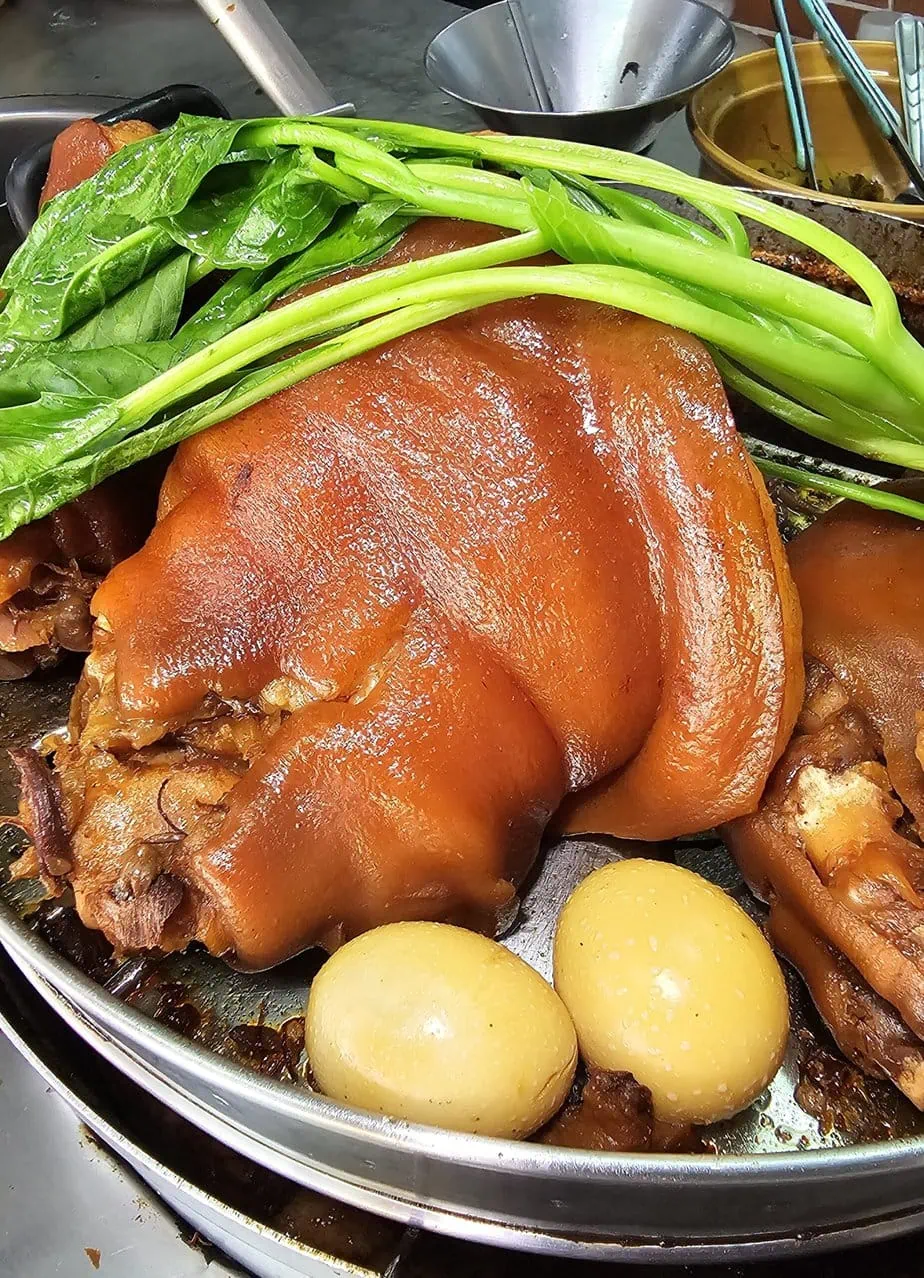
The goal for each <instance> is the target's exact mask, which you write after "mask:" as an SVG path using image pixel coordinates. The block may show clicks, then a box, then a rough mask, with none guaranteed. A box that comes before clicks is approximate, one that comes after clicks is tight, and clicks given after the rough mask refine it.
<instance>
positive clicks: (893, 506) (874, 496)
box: [753, 457, 924, 521]
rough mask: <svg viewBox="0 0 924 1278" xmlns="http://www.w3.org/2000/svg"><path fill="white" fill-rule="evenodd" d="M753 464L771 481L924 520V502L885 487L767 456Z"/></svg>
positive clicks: (756, 458) (754, 459)
mask: <svg viewBox="0 0 924 1278" xmlns="http://www.w3.org/2000/svg"><path fill="white" fill-rule="evenodd" d="M753 461H754V465H755V466H756V467H757V469H758V470H759V471H760V472H761V473H762V474H764V475H767V476H768V477H769V478H771V479H782V480H785V482H786V483H788V484H793V485H795V486H796V487H797V488H810V489H813V490H814V491H815V492H819V493H828V494H829V496H831V497H840V498H843V499H844V500H845V501H857V502H861V503H862V504H863V505H864V506H872V507H874V508H875V509H876V510H890V511H893V512H894V513H895V514H898V515H907V516H908V518H909V519H917V520H919V521H924V502H919V501H913V500H912V499H911V498H910V497H902V496H901V494H900V493H892V492H889V491H888V489H886V488H872V487H867V486H866V485H865V484H856V483H854V482H853V481H852V480H849V479H836V478H835V477H834V476H833V475H822V474H819V473H818V472H816V471H811V470H800V469H799V468H798V467H797V466H783V465H781V464H780V463H779V462H774V461H768V460H767V458H766V457H754V458H753Z"/></svg>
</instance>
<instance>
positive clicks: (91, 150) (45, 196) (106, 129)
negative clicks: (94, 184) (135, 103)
mask: <svg viewBox="0 0 924 1278" xmlns="http://www.w3.org/2000/svg"><path fill="white" fill-rule="evenodd" d="M156 132H157V130H156V129H155V128H154V127H153V126H152V125H150V124H147V123H146V122H145V121H144V120H123V121H122V122H121V123H120V124H111V125H110V124H97V123H96V121H95V120H75V121H74V123H73V124H69V125H68V126H67V128H66V129H62V131H61V132H60V133H59V134H58V136H57V137H56V138H55V140H54V143H53V144H52V148H51V156H50V157H49V161H48V176H47V177H46V178H45V185H44V186H43V187H42V194H41V197H40V198H39V208H42V207H43V206H44V205H45V204H47V203H48V201H49V200H52V199H54V197H55V196H56V195H60V194H61V192H62V191H69V190H71V188H72V187H75V186H76V185H77V184H78V182H83V181H84V180H85V179H86V178H89V177H93V176H94V175H95V174H96V173H98V172H99V170H100V169H101V168H102V167H103V165H104V164H105V163H106V161H107V160H108V159H109V158H110V156H113V155H115V153H116V151H119V150H121V149H122V147H123V146H128V144H129V143H130V142H138V141H140V140H141V138H149V137H152V136H153V134H155V133H156Z"/></svg>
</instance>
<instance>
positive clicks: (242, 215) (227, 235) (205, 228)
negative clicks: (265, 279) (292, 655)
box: [161, 151, 344, 270]
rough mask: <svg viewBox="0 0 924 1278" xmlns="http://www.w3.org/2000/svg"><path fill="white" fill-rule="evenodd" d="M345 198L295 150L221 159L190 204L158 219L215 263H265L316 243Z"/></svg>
mask: <svg viewBox="0 0 924 1278" xmlns="http://www.w3.org/2000/svg"><path fill="white" fill-rule="evenodd" d="M343 203H344V196H343V195H342V194H341V193H340V191H338V190H335V189H333V188H332V187H330V186H325V185H324V184H323V183H321V182H319V181H318V180H317V179H316V178H315V177H314V176H312V173H311V171H310V169H308V168H307V167H306V166H305V164H304V163H303V161H302V156H301V153H300V152H298V151H288V152H283V153H282V154H280V155H278V156H277V157H276V158H275V159H273V160H271V161H270V162H269V163H266V164H256V163H248V164H223V165H221V166H220V167H219V168H218V169H216V170H215V171H214V172H213V173H212V174H211V175H210V177H209V178H208V179H207V180H206V182H205V183H204V184H203V185H202V187H200V189H199V190H198V191H197V192H196V194H195V195H194V196H193V198H192V199H191V200H190V201H189V203H188V204H187V205H186V206H185V208H182V209H180V210H179V212H177V213H174V214H172V215H171V216H170V217H166V218H163V219H161V225H162V226H163V227H164V229H165V230H166V231H168V232H169V234H170V236H171V237H172V238H173V239H174V240H175V241H176V242H177V243H178V244H182V245H185V247H186V248H188V249H190V250H191V251H194V252H196V253H201V254H202V255H203V256H204V257H206V258H208V260H209V261H210V262H212V263H213V265H215V266H218V267H224V268H226V269H228V270H236V269H237V268H238V267H241V266H251V267H259V266H269V265H271V264H272V263H274V262H278V261H279V260H280V258H283V257H288V256H289V255H290V254H292V253H298V252H300V251H301V250H302V249H303V248H305V247H306V246H307V245H309V244H311V243H313V242H314V240H316V239H317V237H318V236H319V235H320V234H321V232H322V231H323V230H324V229H325V228H326V227H327V226H328V225H329V224H330V222H331V219H332V218H333V216H334V214H335V213H336V212H337V209H338V208H339V207H340V206H341V205H342V204H343Z"/></svg>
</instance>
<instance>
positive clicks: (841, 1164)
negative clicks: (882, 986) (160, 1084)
mask: <svg viewBox="0 0 924 1278" xmlns="http://www.w3.org/2000/svg"><path fill="white" fill-rule="evenodd" d="M0 943H2V944H3V945H4V946H5V948H6V949H7V951H8V952H10V953H11V954H12V955H13V957H14V959H15V958H17V957H19V958H21V959H22V960H23V962H24V963H25V964H26V965H27V966H29V967H30V968H33V969H34V970H35V971H36V972H37V974H38V975H39V976H40V977H42V978H43V979H44V980H45V981H46V982H47V983H48V984H49V985H50V986H51V987H52V988H53V989H54V990H55V991H56V992H57V993H58V994H60V995H62V996H63V997H64V998H65V999H67V1001H68V1002H70V1003H72V1004H73V1005H74V1006H76V1007H77V1008H79V1009H80V1010H84V1009H86V1010H87V1012H88V1013H89V1014H90V1015H92V1016H94V1018H96V1017H99V1018H100V1019H101V1020H102V1021H103V1023H104V1024H106V1023H107V1022H110V1021H115V1022H117V1023H120V1022H121V1024H122V1026H123V1027H124V1029H125V1031H126V1034H127V1036H128V1038H129V1039H131V1040H132V1041H137V1040H138V1039H142V1040H148V1041H151V1040H153V1041H154V1042H156V1043H157V1045H158V1047H159V1048H160V1049H161V1051H162V1052H163V1054H164V1056H165V1057H166V1058H167V1059H170V1058H178V1059H180V1060H181V1061H183V1062H184V1063H185V1064H186V1065H187V1067H192V1068H191V1072H194V1073H196V1074H198V1075H199V1076H200V1077H202V1078H204V1079H207V1078H209V1076H212V1077H213V1078H214V1079H215V1080H216V1081H220V1082H222V1083H223V1084H224V1086H225V1088H230V1089H231V1090H232V1091H234V1092H235V1093H236V1094H238V1095H240V1096H242V1097H244V1098H245V1099H246V1096H247V1093H253V1092H258V1093H260V1094H261V1095H262V1096H263V1097H264V1099H265V1100H266V1101H267V1102H270V1103H271V1107H272V1108H273V1109H275V1110H276V1112H277V1113H278V1114H280V1115H281V1116H284V1117H287V1118H291V1119H292V1120H293V1121H300V1122H308V1123H310V1124H313V1125H315V1126H321V1127H325V1128H327V1130H328V1131H329V1132H331V1133H332V1134H343V1135H350V1136H357V1135H361V1136H362V1137H364V1138H366V1139H370V1140H371V1141H372V1142H373V1143H375V1144H377V1145H382V1146H384V1147H386V1148H388V1147H391V1146H392V1145H394V1144H395V1143H397V1144H399V1145H400V1146H401V1147H402V1152H404V1153H408V1154H415V1155H420V1156H423V1157H437V1158H440V1159H442V1160H444V1161H449V1162H454V1163H459V1162H462V1163H465V1164H467V1165H469V1166H471V1167H474V1168H479V1167H483V1168H485V1169H487V1168H488V1167H492V1168H494V1169H495V1170H496V1169H497V1168H498V1167H499V1166H500V1165H503V1167H505V1168H509V1169H510V1170H511V1171H516V1172H518V1173H519V1174H522V1175H527V1176H536V1177H544V1176H546V1175H555V1176H560V1174H561V1172H563V1171H568V1172H571V1173H572V1174H574V1173H578V1175H579V1177H586V1176H588V1175H590V1176H593V1177H594V1178H597V1177H602V1178H604V1179H607V1180H608V1179H610V1178H613V1179H614V1180H617V1181H618V1180H619V1179H621V1178H624V1177H626V1176H632V1177H633V1178H634V1177H635V1176H636V1175H638V1176H642V1177H644V1178H645V1179H646V1180H651V1179H652V1178H654V1179H668V1180H670V1182H671V1187H672V1188H673V1189H674V1190H676V1189H677V1188H678V1183H677V1178H678V1173H679V1174H681V1175H683V1174H684V1173H691V1172H693V1171H696V1172H700V1173H702V1175H703V1177H704V1178H709V1179H710V1180H712V1181H714V1182H715V1183H716V1188H718V1187H720V1186H721V1185H722V1183H724V1182H726V1181H729V1180H731V1181H735V1180H737V1179H738V1177H740V1176H746V1177H747V1179H748V1180H749V1181H750V1180H754V1179H756V1180H757V1181H767V1182H768V1183H773V1182H778V1181H783V1180H787V1179H788V1178H790V1177H791V1176H794V1175H799V1176H800V1177H801V1178H802V1179H803V1180H806V1179H808V1180H811V1179H813V1178H814V1177H815V1176H818V1175H823V1176H824V1177H825V1179H828V1178H830V1177H831V1176H832V1175H834V1176H847V1175H855V1174H856V1173H857V1172H866V1173H873V1174H876V1173H877V1172H880V1171H882V1172H885V1171H886V1170H887V1171H888V1172H890V1173H894V1172H898V1171H901V1170H902V1169H903V1168H904V1165H905V1164H906V1163H907V1164H909V1166H908V1170H909V1171H910V1170H912V1169H913V1168H914V1169H915V1170H920V1165H921V1158H922V1157H924V1135H919V1136H904V1137H898V1138H896V1139H895V1140H885V1141H874V1142H870V1143H868V1144H857V1145H847V1146H843V1147H840V1148H835V1149H810V1150H802V1151H798V1152H796V1151H794V1152H793V1153H788V1152H787V1153H766V1154H709V1153H703V1154H621V1153H598V1152H594V1151H588V1150H577V1149H567V1148H564V1147H560V1146H556V1145H540V1144H534V1143H531V1142H528V1141H512V1140H502V1139H500V1138H498V1137H494V1136H476V1135H470V1134H468V1133H465V1132H453V1131H449V1130H447V1129H446V1128H442V1127H431V1126H428V1125H426V1124H423V1123H410V1122H406V1121H404V1120H400V1119H393V1118H389V1117H387V1116H385V1115H380V1114H375V1113H371V1112H369V1111H367V1110H360V1109H355V1108H353V1107H352V1106H347V1105H341V1104H339V1103H337V1102H336V1101H333V1100H330V1099H329V1098H327V1097H325V1096H323V1095H322V1094H321V1093H319V1092H314V1091H310V1090H309V1089H307V1088H305V1087H299V1086H295V1085H294V1084H286V1083H281V1082H277V1081H276V1080H275V1079H272V1078H267V1077H265V1076H263V1075H260V1074H257V1073H256V1072H255V1071H253V1070H249V1069H247V1068H246V1066H243V1065H239V1064H238V1063H237V1062H235V1061H232V1060H229V1059H228V1058H227V1057H223V1056H219V1055H218V1054H217V1053H216V1052H214V1051H212V1050H211V1049H210V1048H207V1047H205V1046H203V1045H201V1044H198V1043H195V1042H193V1041H191V1040H189V1039H186V1038H184V1037H183V1036H182V1035H180V1034H179V1033H178V1032H177V1031H175V1030H173V1029H171V1028H170V1027H169V1026H167V1025H163V1024H161V1023H160V1022H158V1021H155V1020H153V1019H152V1018H151V1017H149V1016H147V1015H146V1014H145V1013H144V1012H141V1011H139V1010H138V1009H137V1008H134V1007H131V1006H130V1005H128V1004H126V1003H123V1002H122V1001H121V1000H120V999H118V998H117V997H116V996H115V995H114V994H111V993H109V991H108V990H106V989H104V988H103V987H102V986H101V985H98V984H97V983H96V982H95V981H93V980H92V979H91V978H90V977H88V976H86V975H85V974H84V973H83V972H81V971H79V969H77V968H76V967H74V966H73V965H72V964H71V963H70V962H69V961H68V960H67V959H64V958H62V957H61V956H60V955H58V954H56V953H55V952H54V951H53V950H52V949H51V948H50V947H49V946H48V945H47V944H46V943H45V942H44V941H43V940H42V939H41V938H40V937H38V936H36V935H35V933H34V932H33V931H32V930H31V928H30V927H29V926H28V924H27V923H25V922H23V920H21V919H20V918H18V917H17V916H16V915H15V913H14V912H13V910H12V909H11V907H10V906H8V905H7V904H6V903H0ZM196 1066H199V1067H200V1068H195V1067H196ZM883 1164H888V1166H887V1167H886V1166H883Z"/></svg>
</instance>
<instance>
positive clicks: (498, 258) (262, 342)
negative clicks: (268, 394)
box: [121, 231, 545, 421]
mask: <svg viewBox="0 0 924 1278" xmlns="http://www.w3.org/2000/svg"><path fill="white" fill-rule="evenodd" d="M544 247H545V241H544V239H543V237H542V235H541V233H540V232H539V231H532V232H530V233H529V234H525V235H518V236H512V237H510V238H509V239H503V240H495V241H492V242H491V243H489V244H480V245H476V246H475V247H474V248H468V249H459V250H457V251H456V252H453V253H441V254H438V255H437V256H434V257H425V258H420V259H417V260H416V261H413V262H408V263H405V264H404V265H402V266H393V267H389V268H388V269H387V270H384V271H370V272H369V274H368V275H363V276H360V277H359V278H358V279H353V280H348V281H347V282H346V283H343V284H336V285H334V286H332V287H331V288H327V289H324V290H322V291H320V292H318V293H314V294H312V295H311V296H310V297H306V298H302V299H301V300H300V301H297V302H292V303H290V304H289V306H286V307H283V308H282V309H281V310H276V311H269V312H267V313H266V314H264V315H260V316H259V317H258V318H257V319H254V320H251V321H250V322H249V323H247V324H244V325H242V326H241V327H240V328H238V329H235V331H234V332H232V333H229V334H228V335H227V336H226V337H223V338H221V339H219V341H217V342H213V343H212V345H211V346H207V347H206V348H205V349H204V350H201V351H197V352H196V353H195V354H193V355H190V356H188V357H187V358H186V359H184V360H182V361H181V362H180V363H179V364H175V365H174V366H173V368H170V369H168V370H167V371H166V372H165V373H161V374H160V376H158V377H155V378H154V379H153V380H152V381H150V382H148V383H147V384H146V385H145V386H142V387H140V388H139V389H138V390H137V391H134V392H132V394H130V395H126V396H125V397H124V398H123V399H122V401H121V408H122V413H123V416H124V419H125V420H134V419H135V417H136V416H137V417H140V419H142V420H145V421H147V420H150V417H151V415H152V413H153V412H157V411H159V410H160V409H161V408H165V407H167V406H168V405H169V404H170V403H172V402H173V401H174V399H175V398H177V397H178V396H180V395H184V396H185V395H189V394H195V393H196V392H197V391H199V390H201V389H202V388H203V387H205V386H209V385H211V384H212V383H213V382H215V381H217V380H218V379H219V378H220V377H222V376H223V375H224V374H225V373H227V372H231V371H234V370H235V369H237V368H242V367H244V366H245V365H246V364H250V363H253V362H254V361H255V360H257V359H262V358H264V357H265V356H267V355H272V354H274V353H275V352H276V351H278V350H280V349H282V348H283V347H285V346H290V345H292V344H293V343H295V342H297V341H302V340H304V339H305V338H306V337H308V336H310V335H313V334H314V333H315V332H317V331H318V328H317V324H316V322H315V321H317V320H318V319H319V318H321V319H326V318H327V317H329V316H332V317H333V320H334V322H331V323H328V324H327V328H328V330H329V329H331V328H334V327H340V326H341V325H340V324H339V323H338V322H337V321H338V320H339V316H340V313H341V311H343V310H344V308H345V307H346V306H348V305H349V304H351V303H354V302H357V301H359V300H361V299H363V298H365V297H369V296H371V295H375V294H379V293H380V292H382V290H383V289H387V288H388V286H389V285H390V286H391V287H392V288H394V287H395V286H396V285H399V284H401V283H408V282H413V281H420V282H423V281H425V280H427V279H428V278H430V277H432V276H435V275H442V274H446V273H450V272H453V271H463V270H466V268H467V269H468V270H471V267H472V266H477V267H494V266H496V265H497V264H499V263H502V262H511V261H516V260H517V259H518V258H521V257H532V256H534V255H535V254H536V253H541V252H542V250H543V248H544ZM305 321H308V322H307V323H305ZM348 322H349V321H348ZM151 405H154V407H153V408H152V407H151Z"/></svg>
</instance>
